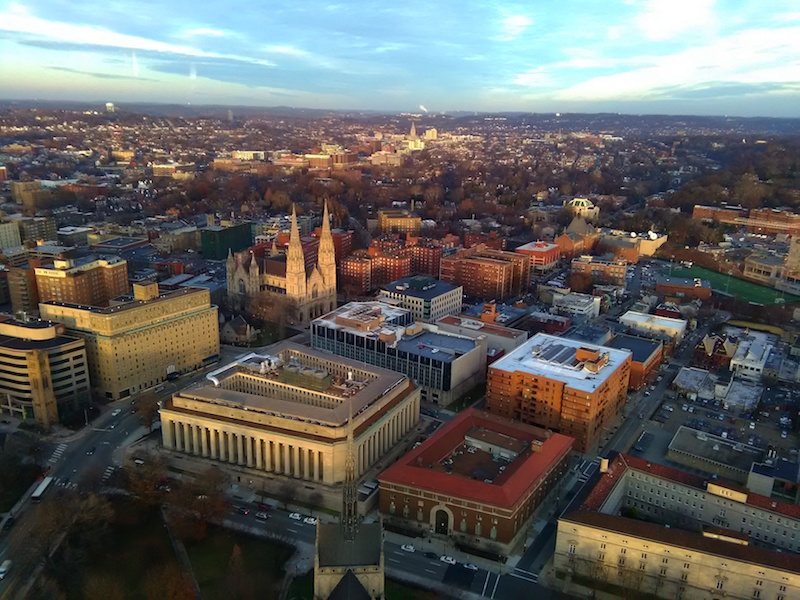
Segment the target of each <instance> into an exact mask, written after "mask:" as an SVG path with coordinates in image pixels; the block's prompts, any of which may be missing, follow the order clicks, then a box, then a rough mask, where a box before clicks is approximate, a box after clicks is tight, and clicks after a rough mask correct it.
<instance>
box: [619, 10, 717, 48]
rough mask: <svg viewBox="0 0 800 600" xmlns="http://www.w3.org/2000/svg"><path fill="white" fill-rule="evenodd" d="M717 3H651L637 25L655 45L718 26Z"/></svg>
mask: <svg viewBox="0 0 800 600" xmlns="http://www.w3.org/2000/svg"><path fill="white" fill-rule="evenodd" d="M714 1H715V0H648V1H647V3H646V4H645V9H644V10H643V11H642V12H640V13H639V14H638V15H637V16H636V17H635V18H634V24H635V26H636V27H637V29H638V30H639V31H641V32H642V34H643V35H644V36H645V37H646V38H647V39H649V40H651V41H664V40H669V39H672V38H674V37H676V36H677V35H679V34H681V33H684V32H685V31H688V30H692V29H697V28H700V27H711V26H713V24H714V23H715V16H714Z"/></svg>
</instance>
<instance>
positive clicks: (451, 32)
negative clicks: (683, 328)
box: [0, 0, 800, 118]
mask: <svg viewBox="0 0 800 600" xmlns="http://www.w3.org/2000/svg"><path fill="white" fill-rule="evenodd" d="M552 4H553V6H545V7H526V6H522V5H514V4H508V5H496V4H494V3H485V4H470V5H468V6H466V7H465V6H463V5H461V4H455V3H445V4H444V5H436V6H434V5H431V4H430V3H423V2H418V3H411V4H408V5H404V6H402V7H380V8H374V7H359V6H352V5H347V4H335V3H319V2H317V3H313V4H309V3H306V4H304V5H303V6H297V7H294V6H293V7H288V8H279V9H274V10H268V9H266V8H264V7H259V6H252V5H249V4H242V5H241V6H235V7H230V6H226V7H224V8H222V9H220V7H219V6H218V5H209V6H206V5H202V4H201V5H199V6H198V5H195V4H188V3H182V2H175V3H171V4H169V5H164V6H159V5H158V3H156V4H155V5H153V6H150V7H147V6H144V7H143V6H141V5H138V4H136V5H132V4H128V3H126V2H124V1H123V2H120V3H117V4H114V5H111V6H109V5H107V4H105V3H103V4H100V3H91V2H87V3H81V4H79V5H76V4H73V3H66V2H63V0H44V1H42V2H39V3H37V6H35V7H26V6H23V5H21V4H19V3H17V2H7V3H5V4H4V5H2V6H0V78H2V80H3V81H4V83H5V87H6V89H5V90H4V92H5V93H4V95H6V96H7V97H8V99H9V101H55V102H58V101H62V102H93V101H95V100H94V99H96V98H105V100H103V102H108V101H110V102H114V103H115V104H125V103H131V104H136V103H151V104H172V105H194V106H214V105H219V106H242V107H245V106H246V107H258V108H267V107H270V106H286V107H293V108H295V110H300V109H308V110H330V111H344V112H359V111H375V112H381V113H389V114H391V113H398V112H405V113H408V112H413V113H417V112H422V113H427V112H430V113H436V114H442V113H447V112H478V113H509V112H513V113H518V112H522V113H533V114H552V113H559V112H560V113H564V114H566V113H570V114H576V113H577V114H598V113H610V114H622V115H631V116H634V115H640V116H642V115H665V116H720V117H726V116H727V117H742V118H749V117H773V118H800V83H798V82H800V48H799V47H798V46H799V44H798V41H797V40H800V11H792V10H790V8H789V7H787V6H786V3H783V2H780V1H778V2H768V3H767V4H768V5H771V6H765V5H764V3H763V2H755V1H752V0H748V1H745V2H742V1H735V0H679V1H677V2H672V3H669V4H667V3H665V2H662V1H660V0H645V1H643V2H634V1H633V0H621V1H618V2H616V3H615V4H613V5H611V6H609V5H608V4H607V3H586V2H580V3H578V2H567V3H559V5H558V6H557V7H556V6H555V5H554V3H552ZM154 15H157V19H158V23H159V27H158V28H157V29H156V28H154V27H153V26H152V24H153V19H154Z"/></svg>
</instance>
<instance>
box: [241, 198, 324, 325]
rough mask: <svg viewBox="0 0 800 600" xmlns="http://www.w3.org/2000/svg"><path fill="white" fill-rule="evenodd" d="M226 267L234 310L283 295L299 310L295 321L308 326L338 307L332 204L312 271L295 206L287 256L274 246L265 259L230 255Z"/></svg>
mask: <svg viewBox="0 0 800 600" xmlns="http://www.w3.org/2000/svg"><path fill="white" fill-rule="evenodd" d="M226 267H227V268H226V271H227V276H228V300H229V302H230V305H231V307H233V308H235V309H239V310H247V308H248V307H249V306H250V305H251V303H253V302H254V301H258V300H259V299H262V298H264V296H269V295H271V294H280V295H282V296H284V297H285V298H286V299H287V300H289V301H290V302H291V303H292V305H293V307H294V309H295V315H294V319H293V321H295V322H296V324H297V325H300V326H303V327H306V326H308V324H309V323H310V322H311V320H312V319H315V318H317V317H319V316H321V315H324V314H326V313H328V312H330V311H332V310H333V309H334V308H336V256H335V252H334V248H333V238H332V237H331V224H330V220H329V218H328V205H327V204H326V205H325V209H324V212H323V216H322V235H321V237H320V241H319V254H318V256H317V264H316V265H314V267H313V268H311V269H310V270H307V269H306V263H305V256H304V255H303V247H302V244H301V242H300V230H299V229H298V227H297V215H296V213H295V209H294V207H292V228H291V233H290V236H289V248H288V250H287V252H286V254H279V253H278V251H277V249H276V248H275V246H274V244H273V247H272V253H271V254H270V255H269V256H266V257H264V258H262V259H259V258H256V256H255V255H254V254H251V253H250V252H249V251H247V250H245V251H243V252H238V253H236V254H233V253H231V252H228V262H227V265H226Z"/></svg>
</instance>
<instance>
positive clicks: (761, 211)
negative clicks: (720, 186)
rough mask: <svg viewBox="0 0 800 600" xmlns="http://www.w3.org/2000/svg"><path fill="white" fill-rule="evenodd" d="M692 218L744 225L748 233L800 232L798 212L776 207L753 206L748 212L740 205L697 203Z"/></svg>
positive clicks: (793, 233)
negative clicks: (706, 204) (702, 204)
mask: <svg viewBox="0 0 800 600" xmlns="http://www.w3.org/2000/svg"><path fill="white" fill-rule="evenodd" d="M692 218H693V219H698V220H703V221H716V222H718V223H725V224H728V225H736V226H737V227H746V228H747V231H749V232H750V233H759V234H770V235H776V234H780V233H783V234H786V235H797V234H800V214H797V213H794V212H791V211H789V210H781V209H777V208H753V209H751V210H750V211H749V212H748V210H747V209H745V208H742V207H741V206H738V207H729V206H724V205H723V206H719V207H718V206H701V205H697V206H695V207H694V210H693V211H692Z"/></svg>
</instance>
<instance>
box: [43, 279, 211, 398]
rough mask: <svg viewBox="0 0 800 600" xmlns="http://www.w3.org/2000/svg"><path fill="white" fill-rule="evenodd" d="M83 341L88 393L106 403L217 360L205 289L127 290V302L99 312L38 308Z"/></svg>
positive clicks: (50, 304)
mask: <svg viewBox="0 0 800 600" xmlns="http://www.w3.org/2000/svg"><path fill="white" fill-rule="evenodd" d="M39 311H40V313H41V315H42V318H45V319H49V320H51V321H58V322H60V323H63V324H64V325H65V326H66V327H67V331H69V332H70V333H74V334H76V335H79V336H80V337H82V338H83V339H84V340H86V354H87V356H88V359H89V372H90V375H91V382H92V389H93V390H95V391H96V392H97V393H98V394H99V395H101V396H102V397H103V398H106V399H108V400H118V399H120V398H127V397H129V396H133V395H136V394H137V393H139V392H141V391H142V390H146V389H149V388H151V387H153V386H155V385H158V384H159V383H161V382H163V381H166V380H167V379H169V378H171V377H173V376H176V375H177V374H180V373H185V372H188V371H191V370H194V369H197V368H200V367H202V366H203V365H206V364H209V363H210V362H213V361H214V360H217V358H218V356H219V321H218V319H217V307H216V306H214V305H212V304H211V301H210V296H209V292H208V290H204V289H198V288H182V289H180V290H177V291H171V292H166V293H164V294H159V291H158V285H157V284H155V283H149V284H143V285H138V284H134V286H133V299H131V300H127V301H124V302H120V303H116V304H113V305H112V306H108V307H105V308H97V307H89V306H80V305H76V304H66V303H61V302H43V303H41V304H39Z"/></svg>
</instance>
